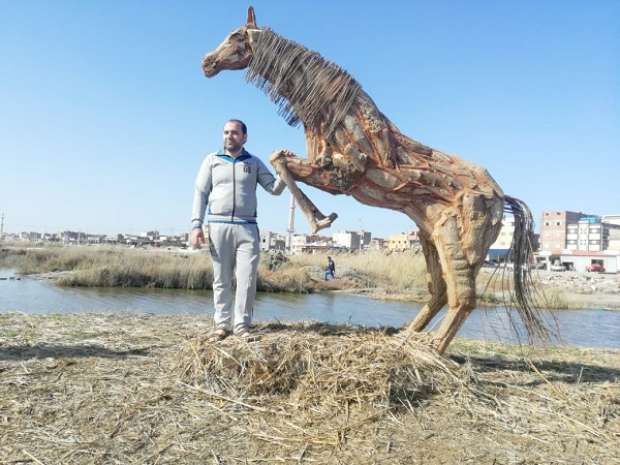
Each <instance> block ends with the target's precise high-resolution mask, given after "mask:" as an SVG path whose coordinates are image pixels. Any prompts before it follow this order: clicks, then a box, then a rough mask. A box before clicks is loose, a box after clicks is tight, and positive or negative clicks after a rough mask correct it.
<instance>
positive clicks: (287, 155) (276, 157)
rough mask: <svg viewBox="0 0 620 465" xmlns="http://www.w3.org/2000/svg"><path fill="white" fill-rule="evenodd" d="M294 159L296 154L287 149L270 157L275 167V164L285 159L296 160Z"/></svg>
mask: <svg viewBox="0 0 620 465" xmlns="http://www.w3.org/2000/svg"><path fill="white" fill-rule="evenodd" d="M294 157H295V154H294V153H293V152H291V151H290V150H286V149H282V150H276V151H275V152H273V153H272V154H271V156H270V157H269V162H270V163H271V165H272V166H273V165H274V164H275V163H277V162H279V161H280V160H284V159H285V158H294Z"/></svg>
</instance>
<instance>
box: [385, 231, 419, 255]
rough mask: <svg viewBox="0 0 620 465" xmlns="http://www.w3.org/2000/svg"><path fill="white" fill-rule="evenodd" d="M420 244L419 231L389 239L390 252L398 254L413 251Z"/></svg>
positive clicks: (404, 233) (396, 235)
mask: <svg viewBox="0 0 620 465" xmlns="http://www.w3.org/2000/svg"><path fill="white" fill-rule="evenodd" d="M419 244H420V235H419V232H418V231H417V230H415V231H409V232H403V233H400V234H394V235H392V236H389V237H388V238H387V247H388V250H391V251H394V252H398V251H405V250H411V249H414V248H416V247H417V246H418V245H419Z"/></svg>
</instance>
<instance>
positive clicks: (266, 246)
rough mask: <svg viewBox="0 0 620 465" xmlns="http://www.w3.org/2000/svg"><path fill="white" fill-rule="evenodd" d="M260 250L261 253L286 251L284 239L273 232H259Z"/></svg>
mask: <svg viewBox="0 0 620 465" xmlns="http://www.w3.org/2000/svg"><path fill="white" fill-rule="evenodd" d="M260 249H261V250H263V251H269V250H280V251H282V252H284V251H285V250H286V237H285V236H284V235H282V234H278V233H276V232H273V231H264V230H261V231H260Z"/></svg>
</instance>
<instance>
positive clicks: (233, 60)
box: [202, 7, 261, 78]
mask: <svg viewBox="0 0 620 465" xmlns="http://www.w3.org/2000/svg"><path fill="white" fill-rule="evenodd" d="M260 31H261V30H260V29H259V28H258V26H256V17H255V16H254V9H253V8H252V7H249V8H248V20H247V23H246V25H245V26H242V27H240V28H239V29H235V30H234V31H232V32H231V33H230V34H228V36H227V37H226V39H224V42H222V43H221V44H220V45H219V46H218V47H217V48H216V49H215V50H213V51H212V52H211V53H208V54H207V55H206V56H205V57H204V59H203V60H202V70H203V71H204V73H205V76H207V77H209V78H210V77H213V76H215V75H216V74H217V73H219V72H220V71H222V70H224V69H244V68H247V66H248V65H249V64H250V61H251V60H252V46H251V45H252V42H253V39H254V38H255V37H256V35H257V34H258V33H260Z"/></svg>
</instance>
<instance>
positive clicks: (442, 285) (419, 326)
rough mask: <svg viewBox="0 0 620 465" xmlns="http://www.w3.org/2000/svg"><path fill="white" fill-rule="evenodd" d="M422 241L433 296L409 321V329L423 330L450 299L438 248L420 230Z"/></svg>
mask: <svg viewBox="0 0 620 465" xmlns="http://www.w3.org/2000/svg"><path fill="white" fill-rule="evenodd" d="M420 243H421V244H422V251H423V252H424V258H425V259H426V281H427V283H428V290H429V292H430V294H431V298H430V300H429V301H428V302H427V303H426V305H424V307H423V308H422V310H420V312H419V313H418V314H417V315H416V317H415V320H413V321H412V322H411V323H409V326H408V327H407V330H408V331H422V330H423V329H424V328H426V326H427V325H428V324H429V323H430V322H431V320H432V319H433V317H434V316H435V315H437V313H438V312H439V310H441V308H442V307H443V306H444V305H445V304H446V302H447V301H448V298H447V296H446V282H445V280H444V279H443V276H442V270H441V263H440V262H439V254H438V253H437V248H436V247H435V245H434V244H433V243H432V241H431V240H430V239H429V238H428V236H426V235H425V234H423V233H422V232H420Z"/></svg>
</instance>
